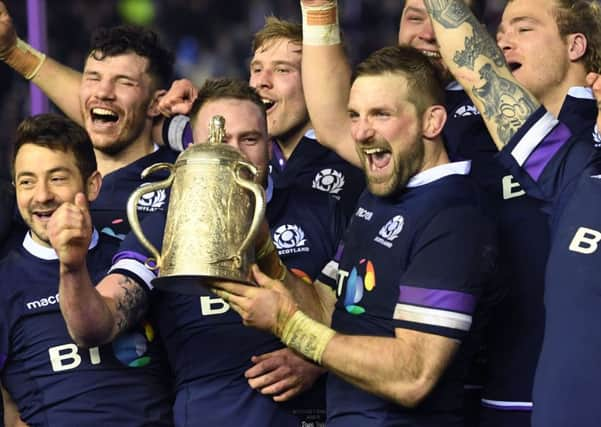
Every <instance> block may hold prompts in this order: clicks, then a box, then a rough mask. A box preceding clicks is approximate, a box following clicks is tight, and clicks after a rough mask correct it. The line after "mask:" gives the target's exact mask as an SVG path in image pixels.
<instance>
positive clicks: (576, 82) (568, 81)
mask: <svg viewBox="0 0 601 427" xmlns="http://www.w3.org/2000/svg"><path fill="white" fill-rule="evenodd" d="M586 75H587V72H586V70H585V69H584V67H583V66H581V65H578V66H574V68H573V69H572V71H570V72H569V73H568V75H567V76H566V78H565V79H563V81H561V82H560V83H559V84H557V85H556V86H554V87H553V88H552V89H551V90H549V91H546V92H545V93H543V94H541V96H540V97H538V98H539V99H538V100H539V102H540V103H541V104H542V105H543V106H544V107H545V109H546V110H547V111H548V112H550V113H551V114H553V116H555V117H559V112H560V111H561V107H562V106H563V103H564V101H565V98H566V96H567V94H568V91H569V90H570V88H572V87H574V86H587V84H586Z"/></svg>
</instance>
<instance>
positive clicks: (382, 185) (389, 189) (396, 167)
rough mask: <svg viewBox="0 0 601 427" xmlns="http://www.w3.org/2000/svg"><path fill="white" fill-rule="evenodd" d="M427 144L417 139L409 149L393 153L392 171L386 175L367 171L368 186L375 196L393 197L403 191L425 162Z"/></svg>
mask: <svg viewBox="0 0 601 427" xmlns="http://www.w3.org/2000/svg"><path fill="white" fill-rule="evenodd" d="M424 154H425V145H424V143H423V142H422V141H421V140H418V141H415V143H414V144H412V146H411V148H410V149H409V150H408V151H405V152H401V153H396V154H395V153H394V152H393V153H392V154H391V155H392V158H391V159H390V161H391V162H392V171H391V173H390V174H388V175H387V176H384V177H375V176H373V175H370V174H369V172H366V174H365V176H366V179H367V188H368V190H369V191H370V193H372V194H373V195H375V196H378V197H391V196H395V195H397V194H399V193H400V192H402V191H403V190H404V189H405V188H406V186H407V183H408V182H409V180H410V179H411V178H412V177H413V176H414V175H415V174H417V173H418V171H419V170H420V169H421V168H422V166H423V163H424Z"/></svg>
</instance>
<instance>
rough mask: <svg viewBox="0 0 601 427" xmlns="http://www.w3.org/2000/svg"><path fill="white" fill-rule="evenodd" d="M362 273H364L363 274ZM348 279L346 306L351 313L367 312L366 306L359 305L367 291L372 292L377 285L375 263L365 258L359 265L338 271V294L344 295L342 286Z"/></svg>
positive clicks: (345, 297)
mask: <svg viewBox="0 0 601 427" xmlns="http://www.w3.org/2000/svg"><path fill="white" fill-rule="evenodd" d="M360 273H363V274H362V275H361V274H360ZM345 279H346V294H345V296H344V308H345V309H346V311H348V312H349V313H351V314H355V315H359V314H363V313H365V308H363V307H362V306H360V305H359V303H360V302H361V300H362V299H363V295H364V293H365V291H367V292H371V291H373V289H374V288H375V287H376V269H375V268H374V264H373V263H372V262H371V261H370V260H367V259H365V258H362V259H361V260H359V265H358V266H356V267H353V269H352V270H351V271H350V273H349V272H348V271H344V270H339V271H338V290H337V294H338V296H339V297H340V296H341V295H342V286H343V284H344V281H345Z"/></svg>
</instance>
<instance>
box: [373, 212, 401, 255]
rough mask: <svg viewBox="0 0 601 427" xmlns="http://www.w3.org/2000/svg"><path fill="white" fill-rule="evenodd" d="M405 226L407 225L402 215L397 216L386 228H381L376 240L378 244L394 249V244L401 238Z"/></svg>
mask: <svg viewBox="0 0 601 427" xmlns="http://www.w3.org/2000/svg"><path fill="white" fill-rule="evenodd" d="M403 225H405V219H404V218H403V216H402V215H397V216H395V217H394V218H392V219H391V220H390V221H388V222H387V223H386V224H385V225H384V227H382V228H380V231H379V232H378V235H377V236H376V237H375V238H374V241H376V242H377V243H379V244H381V245H383V246H386V247H387V248H391V247H392V242H393V241H394V240H395V239H396V238H397V237H399V234H400V233H401V231H403Z"/></svg>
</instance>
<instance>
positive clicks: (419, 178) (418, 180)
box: [407, 160, 472, 188]
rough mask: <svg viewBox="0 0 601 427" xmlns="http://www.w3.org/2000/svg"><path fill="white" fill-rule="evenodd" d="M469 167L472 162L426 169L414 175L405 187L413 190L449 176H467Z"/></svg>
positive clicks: (466, 161) (447, 164)
mask: <svg viewBox="0 0 601 427" xmlns="http://www.w3.org/2000/svg"><path fill="white" fill-rule="evenodd" d="M471 167H472V162H471V161H470V160H465V161H462V162H452V163H445V164H444V165H440V166H435V167H433V168H430V169H426V170H425V171H423V172H420V173H418V174H417V175H414V176H413V177H412V178H411V179H410V180H409V182H408V183H407V187H408V188H414V187H419V186H421V185H426V184H430V183H431V182H434V181H437V180H439V179H441V178H444V177H445V176H449V175H468V174H469V173H470V169H471Z"/></svg>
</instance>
